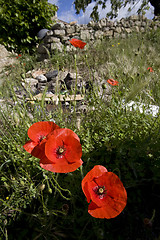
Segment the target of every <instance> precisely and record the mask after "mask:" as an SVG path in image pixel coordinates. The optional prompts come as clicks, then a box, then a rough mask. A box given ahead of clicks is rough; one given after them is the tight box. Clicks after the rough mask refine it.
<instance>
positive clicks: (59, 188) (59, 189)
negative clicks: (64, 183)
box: [51, 174, 72, 200]
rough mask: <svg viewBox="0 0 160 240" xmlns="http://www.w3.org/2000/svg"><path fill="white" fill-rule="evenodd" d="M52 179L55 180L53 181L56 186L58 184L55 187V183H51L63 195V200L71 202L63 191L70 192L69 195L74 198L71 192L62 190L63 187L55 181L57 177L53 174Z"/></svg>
mask: <svg viewBox="0 0 160 240" xmlns="http://www.w3.org/2000/svg"><path fill="white" fill-rule="evenodd" d="M52 179H53V181H54V182H55V184H56V186H55V185H54V184H53V182H52V181H51V184H52V185H53V186H54V188H55V189H56V190H57V191H58V192H59V193H60V194H61V196H62V197H63V198H65V199H66V200H70V198H67V197H65V196H64V195H63V194H62V192H61V191H64V192H68V194H69V195H70V196H72V194H71V192H70V191H69V190H68V189H64V188H62V187H61V186H60V185H59V183H58V182H57V179H55V177H54V175H53V174H52Z"/></svg>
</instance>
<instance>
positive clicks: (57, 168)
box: [40, 158, 83, 173]
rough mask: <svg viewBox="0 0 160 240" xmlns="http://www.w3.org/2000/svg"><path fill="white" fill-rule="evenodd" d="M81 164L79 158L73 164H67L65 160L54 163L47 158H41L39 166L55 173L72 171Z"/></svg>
mask: <svg viewBox="0 0 160 240" xmlns="http://www.w3.org/2000/svg"><path fill="white" fill-rule="evenodd" d="M82 164H83V161H82V160H81V159H80V160H79V161H76V162H75V163H73V164H67V163H66V162H63V161H62V162H60V163H59V164H54V163H51V162H50V161H49V159H48V160H47V158H46V159H41V160H40V166H41V167H42V168H44V169H45V170H47V171H51V172H57V173H68V172H74V171H75V170H76V169H77V168H79V167H80V166H81V165H82Z"/></svg>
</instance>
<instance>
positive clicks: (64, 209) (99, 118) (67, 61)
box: [0, 30, 160, 240]
mask: <svg viewBox="0 0 160 240" xmlns="http://www.w3.org/2000/svg"><path fill="white" fill-rule="evenodd" d="M159 37H160V31H159V30H157V31H156V32H155V31H152V32H148V33H147V34H143V35H138V36H137V35H131V36H130V37H129V38H127V39H112V40H111V39H110V40H105V39H104V40H103V41H102V42H99V43H97V45H91V44H90V45H89V44H87V45H88V46H87V45H86V50H83V51H80V49H78V50H76V62H75V52H74V53H70V54H68V53H65V52H64V53H63V54H62V53H61V54H58V53H57V54H56V55H55V56H52V57H51V58H50V59H49V61H48V62H47V63H40V62H37V61H36V58H35V57H33V56H32V57H29V56H22V58H20V59H19V62H18V63H17V64H16V65H15V67H12V68H11V67H10V68H8V69H7V71H8V74H7V75H5V76H4V77H5V83H4V84H3V86H1V89H0V98H1V99H3V100H4V103H3V105H2V106H1V108H0V109H1V111H0V115H1V117H0V122H1V125H0V208H1V218H0V229H1V239H5V240H21V239H25V240H30V239H33V240H37V239H39V240H43V239H47V240H52V239H56V240H57V239H58V240H61V239H79V240H83V239H85V240H90V239H97V240H99V239H107V240H113V239H117V240H121V239H122V240H124V239H125V240H135V239H136V240H144V239H145V240H158V239H160V227H159V221H160V213H159V208H160V204H159V199H160V194H159V192H160V150H159V146H160V127H159V126H160V117H159V114H158V115H157V116H156V117H153V116H152V115H151V114H145V112H143V113H140V111H139V110H138V109H135V110H134V109H132V111H129V110H128V109H127V108H126V107H125V104H127V103H128V102H129V101H131V100H132V101H135V102H140V103H145V104H146V106H149V105H150V104H152V105H157V106H160V81H159V78H160V69H159V66H160V38H159ZM24 63H25V64H24ZM148 67H152V69H153V70H154V72H150V71H148V70H147V68H148ZM33 68H35V69H36V68H37V69H38V68H42V69H43V68H45V69H46V70H50V69H59V70H65V69H68V70H69V71H74V72H76V71H77V73H78V74H80V75H81V76H82V78H83V79H87V81H88V82H89V84H90V86H91V87H90V89H89V90H87V91H85V104H86V110H85V111H82V112H81V113H80V118H81V122H80V126H79V127H77V118H79V116H77V113H76V106H75V107H74V105H71V104H70V105H69V107H68V108H65V109H64V108H63V106H62V104H61V103H60V102H59V104H58V105H56V106H54V110H52V111H50V112H48V111H47V110H46V108H47V103H45V101H44V98H42V101H37V102H35V104H34V105H32V104H30V103H29V102H27V101H26V100H25V98H26V97H32V92H31V91H28V92H26V97H24V98H23V99H21V100H19V98H17V96H16V94H15V92H18V91H19V92H20V91H22V90H23V88H22V84H21V83H22V79H23V78H25V77H26V72H28V71H29V70H32V69H33ZM108 78H113V79H115V80H117V81H118V82H119V86H108V85H107V84H108V83H107V82H106V80H107V79H108ZM108 87H109V94H110V98H109V100H106V99H105V95H106V88H107V89H108ZM46 90H47V89H46ZM99 92H100V93H101V94H100V93H99ZM83 93H84V92H83ZM44 97H45V92H44ZM144 110H145V109H144ZM42 120H45V121H46V120H51V121H52V120H54V121H55V122H56V124H58V125H59V126H60V127H66V128H70V129H72V130H73V131H75V132H76V133H77V134H78V136H79V137H80V140H81V144H82V149H83V156H82V159H83V161H84V164H83V169H82V171H83V175H84V176H85V175H86V174H87V172H88V171H89V170H91V168H92V167H93V166H94V165H98V164H100V165H103V166H105V167H106V168H107V169H108V171H112V172H114V173H116V174H117V175H118V176H119V177H120V179H121V181H122V182H123V184H124V186H125V188H126V190H127V194H128V203H127V206H126V208H125V209H124V211H123V212H122V213H121V214H120V215H119V216H118V217H116V218H115V219H109V220H107V219H105V220H104V219H95V218H92V217H91V216H90V215H89V214H88V211H87V208H88V204H87V202H86V201H85V196H84V194H83V192H82V190H81V180H82V173H81V171H80V170H79V169H78V170H76V171H75V172H73V173H68V174H56V173H52V172H47V171H45V170H44V169H42V168H41V167H40V166H39V160H38V159H36V158H34V157H32V156H31V155H30V154H29V153H27V152H25V150H24V149H23V145H24V143H25V142H26V141H27V140H28V137H27V130H28V128H29V127H30V126H31V125H32V124H33V123H34V122H37V121H42ZM145 218H147V219H152V218H153V219H152V223H151V224H150V225H151V226H150V225H149V224H146V222H145V221H144V219H145Z"/></svg>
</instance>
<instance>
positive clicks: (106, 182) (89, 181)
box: [82, 165, 127, 219]
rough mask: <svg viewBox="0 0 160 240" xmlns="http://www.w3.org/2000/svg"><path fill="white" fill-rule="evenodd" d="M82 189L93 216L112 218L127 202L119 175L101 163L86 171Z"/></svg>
mask: <svg viewBox="0 0 160 240" xmlns="http://www.w3.org/2000/svg"><path fill="white" fill-rule="evenodd" d="M82 190H83V192H84V194H85V196H86V198H87V202H88V203H89V202H90V204H89V207H88V212H89V214H90V215H91V216H92V217H95V218H107V219H109V218H114V217H116V216H118V215H119V214H120V213H121V212H122V211H123V209H124V208H125V206H126V203H127V193H126V190H125V188H124V186H123V184H122V182H121V181H120V179H119V177H118V176H117V175H116V174H114V173H112V172H108V171H107V169H106V168H105V167H103V166H101V165H96V166H94V168H93V169H92V170H91V171H90V172H88V173H87V175H86V176H85V177H84V179H83V180H82Z"/></svg>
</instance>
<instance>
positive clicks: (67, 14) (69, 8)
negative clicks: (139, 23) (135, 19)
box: [48, 0, 154, 24]
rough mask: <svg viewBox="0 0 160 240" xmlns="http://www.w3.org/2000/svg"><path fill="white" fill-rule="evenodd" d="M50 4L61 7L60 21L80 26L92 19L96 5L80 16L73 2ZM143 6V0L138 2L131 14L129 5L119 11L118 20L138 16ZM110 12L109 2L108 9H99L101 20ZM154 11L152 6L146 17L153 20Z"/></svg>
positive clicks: (59, 11) (62, 1) (58, 13)
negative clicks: (137, 12)
mask: <svg viewBox="0 0 160 240" xmlns="http://www.w3.org/2000/svg"><path fill="white" fill-rule="evenodd" d="M48 2H50V3H52V4H55V5H57V6H58V7H59V9H58V12H57V15H58V19H61V20H63V21H65V22H72V21H77V23H79V24H87V23H88V22H89V21H90V20H91V19H90V17H89V16H90V14H91V11H92V9H93V7H94V5H95V2H93V3H91V4H89V5H88V7H87V8H86V11H85V13H83V12H81V13H80V14H79V15H77V14H75V12H76V11H75V9H74V5H73V2H74V1H73V0H48ZM140 5H141V0H140V1H137V4H135V7H134V8H133V9H132V11H131V12H130V13H128V12H127V9H128V8H129V6H130V5H129V4H128V5H127V6H126V8H123V9H121V10H120V11H119V14H118V17H117V19H121V18H122V17H124V18H125V17H128V16H130V15H134V14H136V11H137V9H138V8H139V6H140ZM109 11H110V1H108V2H107V8H106V9H101V7H99V14H100V19H101V18H104V17H105V16H106V13H107V12H109ZM153 12H154V9H153V7H152V6H151V5H150V10H149V11H147V12H146V17H147V18H150V19H152V18H153V17H154V14H153Z"/></svg>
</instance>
